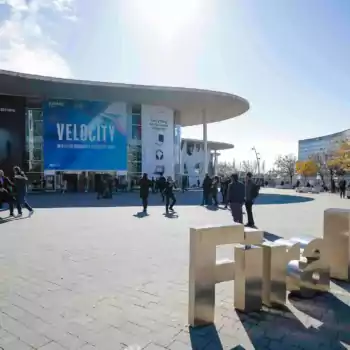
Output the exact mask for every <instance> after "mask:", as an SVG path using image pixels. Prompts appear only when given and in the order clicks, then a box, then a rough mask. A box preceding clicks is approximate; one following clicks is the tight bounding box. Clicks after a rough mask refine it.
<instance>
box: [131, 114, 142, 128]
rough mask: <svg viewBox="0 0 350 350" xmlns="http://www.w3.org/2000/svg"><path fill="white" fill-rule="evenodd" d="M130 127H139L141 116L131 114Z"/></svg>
mask: <svg viewBox="0 0 350 350" xmlns="http://www.w3.org/2000/svg"><path fill="white" fill-rule="evenodd" d="M132 125H141V115H140V114H133V115H132Z"/></svg>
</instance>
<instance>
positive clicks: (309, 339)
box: [232, 300, 346, 350]
mask: <svg viewBox="0 0 350 350" xmlns="http://www.w3.org/2000/svg"><path fill="white" fill-rule="evenodd" d="M304 302H305V301H304V300H303V303H304ZM287 310H288V311H283V312H282V311H281V312H280V311H279V312H277V311H276V312H275V310H271V311H270V310H262V311H260V312H254V313H249V314H245V313H241V312H237V315H238V317H239V319H240V320H241V322H242V325H243V327H244V329H245V331H246V333H247V335H248V337H249V339H250V341H251V343H252V344H253V346H254V349H257V350H260V349H261V350H262V349H272V348H273V349H275V348H276V349H281V350H282V349H292V348H293V349H294V348H295V347H297V348H300V349H305V350H313V349H319V348H322V347H324V346H325V349H329V350H345V349H346V347H345V346H343V345H342V344H341V343H340V341H341V339H340V338H339V337H338V336H337V334H335V333H330V332H327V330H325V329H321V327H318V328H316V327H314V326H309V325H304V324H303V323H302V321H301V320H299V319H298V318H297V317H296V316H295V315H294V314H293V313H292V312H291V311H290V310H289V309H287ZM307 319H308V317H307V316H306V317H305V320H304V321H307ZM339 328H341V326H339ZM233 332H234V329H232V334H234V333H233ZM236 349H237V347H236ZM241 349H244V348H241Z"/></svg>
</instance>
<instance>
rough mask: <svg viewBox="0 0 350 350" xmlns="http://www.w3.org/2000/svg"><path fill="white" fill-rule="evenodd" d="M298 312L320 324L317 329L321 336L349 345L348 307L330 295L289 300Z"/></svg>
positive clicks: (349, 311)
mask: <svg viewBox="0 0 350 350" xmlns="http://www.w3.org/2000/svg"><path fill="white" fill-rule="evenodd" d="M289 301H290V302H291V304H292V305H293V306H294V307H295V308H297V309H298V310H299V311H301V312H303V313H305V314H306V315H308V316H311V317H312V318H314V319H316V320H319V321H321V322H322V325H321V326H320V327H319V328H318V329H319V331H320V332H321V333H322V335H323V336H327V337H328V338H332V339H334V338H337V339H338V340H339V341H342V342H344V343H346V344H348V345H350V307H349V305H348V304H346V303H344V302H343V301H342V300H340V299H338V298H337V297H336V296H334V295H333V294H330V293H324V294H320V295H318V296H317V297H315V298H313V299H308V300H301V299H297V298H289Z"/></svg>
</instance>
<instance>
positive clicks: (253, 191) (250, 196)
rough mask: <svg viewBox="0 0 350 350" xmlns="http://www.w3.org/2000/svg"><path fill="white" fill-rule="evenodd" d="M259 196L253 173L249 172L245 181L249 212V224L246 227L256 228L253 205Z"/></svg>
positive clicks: (246, 203) (246, 205) (246, 206)
mask: <svg viewBox="0 0 350 350" xmlns="http://www.w3.org/2000/svg"><path fill="white" fill-rule="evenodd" d="M257 196H258V186H257V185H256V184H255V183H254V182H253V179H252V173H250V172H248V173H247V175H246V180H245V209H246V211H247V217H248V222H247V224H246V225H245V226H247V227H253V228H255V223H254V217H253V204H254V200H255V198H256V197H257Z"/></svg>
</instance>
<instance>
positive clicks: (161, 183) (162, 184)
mask: <svg viewBox="0 0 350 350" xmlns="http://www.w3.org/2000/svg"><path fill="white" fill-rule="evenodd" d="M165 185H166V179H165V177H164V175H163V174H162V175H161V176H160V177H159V182H158V187H159V192H160V195H161V196H162V202H163V203H164V200H165V196H164V190H165Z"/></svg>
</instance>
